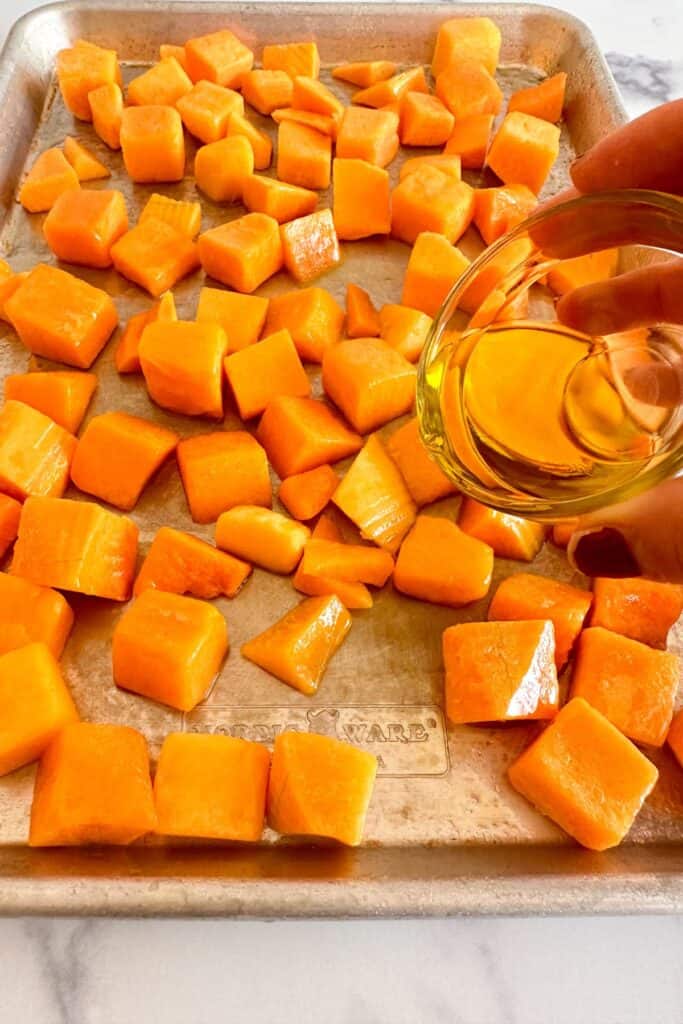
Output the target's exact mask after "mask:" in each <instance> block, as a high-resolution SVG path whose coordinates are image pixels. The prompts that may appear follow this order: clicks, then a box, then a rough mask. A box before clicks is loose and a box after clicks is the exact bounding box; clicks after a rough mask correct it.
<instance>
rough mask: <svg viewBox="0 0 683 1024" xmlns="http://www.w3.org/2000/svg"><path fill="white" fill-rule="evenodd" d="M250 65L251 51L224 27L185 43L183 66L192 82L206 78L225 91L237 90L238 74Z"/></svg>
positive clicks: (241, 73)
mask: <svg viewBox="0 0 683 1024" xmlns="http://www.w3.org/2000/svg"><path fill="white" fill-rule="evenodd" d="M253 63H254V54H253V53H252V51H251V50H250V49H249V47H248V46H245V45H244V43H242V42H240V40H239V39H238V38H237V36H236V35H235V34H234V32H231V31H230V29H227V28H225V29H221V30H220V31H218V32H210V33H209V34H208V35H204V36H196V37H195V38H194V39H188V41H187V42H186V43H185V64H186V67H187V73H188V75H189V76H190V78H191V79H192V81H193V82H199V81H201V80H202V79H206V81H208V82H215V83H216V84H217V85H224V86H226V87H227V88H229V89H232V88H239V86H240V83H241V81H242V75H243V74H244V73H245V72H246V71H250V70H251V66H252V64H253Z"/></svg>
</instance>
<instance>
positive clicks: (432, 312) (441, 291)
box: [401, 231, 470, 317]
mask: <svg viewBox="0 0 683 1024" xmlns="http://www.w3.org/2000/svg"><path fill="white" fill-rule="evenodd" d="M469 265H470V261H469V260H468V259H467V257H466V256H465V255H464V254H463V253H462V252H461V251H460V249H456V247H455V246H454V245H451V243H450V242H449V241H448V239H447V238H446V237H445V236H444V235H441V234H436V233H435V232H433V231H422V232H421V233H420V234H419V235H418V236H417V238H416V239H415V243H414V245H413V248H412V250H411V253H410V257H409V259H408V266H407V267H406V273H405V277H404V278H403V293H402V295H401V302H402V303H403V305H404V306H410V307H411V308H412V309H419V310H420V311H421V312H422V313H426V314H427V316H430V317H433V316H436V314H437V313H438V311H439V309H440V308H441V305H442V304H443V302H444V301H445V299H446V297H447V295H448V293H449V292H450V290H451V288H452V287H453V285H454V284H455V283H456V281H457V280H458V279H459V278H460V277H462V275H463V274H464V273H465V271H466V270H467V268H468V267H469Z"/></svg>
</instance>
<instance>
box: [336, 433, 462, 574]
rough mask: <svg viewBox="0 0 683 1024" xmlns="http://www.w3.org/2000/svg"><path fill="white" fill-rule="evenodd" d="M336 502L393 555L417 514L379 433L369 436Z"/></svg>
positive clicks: (364, 533) (369, 537)
mask: <svg viewBox="0 0 683 1024" xmlns="http://www.w3.org/2000/svg"><path fill="white" fill-rule="evenodd" d="M332 501H333V502H334V504H335V505H336V506H337V508H338V509H340V510H341V511H342V512H343V513H344V515H345V516H347V517H348V518H349V519H350V520H351V522H352V523H355V524H356V526H357V527H358V529H359V530H360V532H361V536H362V537H364V538H365V540H371V541H373V543H375V544H377V545H378V546H379V547H381V548H384V549H385V550H386V551H389V552H390V553H391V554H392V555H393V554H394V552H395V551H396V550H397V549H398V547H399V545H400V544H401V541H402V540H403V538H404V537H405V535H406V534H407V533H408V531H409V530H410V528H411V526H412V525H413V523H414V522H415V517H416V515H417V509H416V508H415V504H414V502H413V499H412V498H411V496H410V492H409V491H408V488H407V487H406V485H405V483H404V481H403V477H402V476H401V474H400V473H399V471H398V468H397V466H396V464H395V463H394V461H393V459H391V457H390V456H389V454H388V453H387V451H386V449H385V447H384V445H383V444H382V442H381V440H380V438H379V436H378V435H377V434H372V435H371V436H370V437H369V438H368V439H367V441H366V442H365V445H364V446H363V449H362V451H361V452H359V454H358V455H357V456H356V458H355V459H354V461H353V462H352V463H351V466H350V467H349V469H348V471H347V473H346V475H345V476H344V479H343V480H342V482H341V483H340V484H339V487H338V488H337V490H336V491H335V492H334V494H333V495H332ZM441 564H443V563H441Z"/></svg>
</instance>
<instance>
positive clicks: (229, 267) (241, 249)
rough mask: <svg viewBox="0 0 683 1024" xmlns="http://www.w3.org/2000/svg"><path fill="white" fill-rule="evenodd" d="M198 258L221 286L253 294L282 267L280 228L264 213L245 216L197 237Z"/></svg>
mask: <svg viewBox="0 0 683 1024" xmlns="http://www.w3.org/2000/svg"><path fill="white" fill-rule="evenodd" d="M199 257H200V260H201V263H202V266H203V268H204V270H205V271H206V273H207V274H209V275H210V276H211V277H215V278H216V280H217V281H220V282H221V284H225V285H227V286H228V287H229V288H234V289H235V291H238V292H247V293H251V292H254V291H256V289H257V288H258V286H259V285H260V284H263V282H264V281H267V280H268V278H269V277H272V276H273V274H277V272H278V270H280V269H281V267H282V242H281V240H280V226H279V224H278V222H277V221H276V220H274V219H273V218H272V217H268V216H267V215H266V214H265V213H248V214H246V216H244V217H238V218H237V220H232V221H229V222H228V223H227V224H221V225H220V226H219V227H217V228H212V229H211V230H210V231H205V232H204V234H203V235H200V236H199Z"/></svg>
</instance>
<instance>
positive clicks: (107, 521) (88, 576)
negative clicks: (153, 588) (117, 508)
mask: <svg viewBox="0 0 683 1024" xmlns="http://www.w3.org/2000/svg"><path fill="white" fill-rule="evenodd" d="M137 550H138V528H137V526H136V525H135V523H134V522H133V521H132V520H131V519H128V518H127V516H120V515H117V514H116V513H115V512H109V511H107V510H106V509H103V508H100V506H99V505H95V504H94V502H90V501H71V500H69V499H67V498H42V497H40V498H34V497H31V498H27V499H26V503H25V504H24V511H23V512H22V515H21V522H20V523H19V536H18V538H17V543H16V544H15V547H14V558H13V560H12V567H11V572H12V575H14V576H21V577H23V579H25V580H30V581H31V582H32V583H38V584H39V585H40V586H42V587H56V588H58V589H59V590H73V591H75V592H76V593H79V594H89V595H91V596H92V597H105V598H108V599H109V600H110V601H127V600H128V597H129V596H130V588H131V584H132V582H133V576H134V574H135V560H136V557H137Z"/></svg>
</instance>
